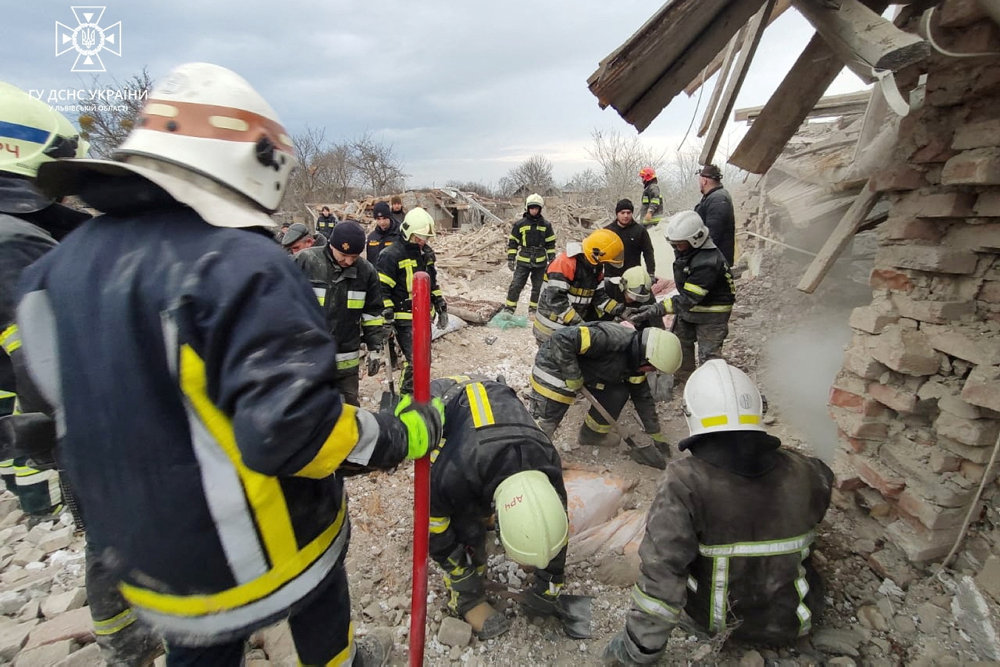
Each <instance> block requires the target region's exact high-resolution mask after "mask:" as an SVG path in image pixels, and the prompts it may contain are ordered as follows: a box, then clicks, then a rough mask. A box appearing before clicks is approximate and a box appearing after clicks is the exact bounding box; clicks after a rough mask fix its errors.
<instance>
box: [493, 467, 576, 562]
mask: <svg viewBox="0 0 1000 667" xmlns="http://www.w3.org/2000/svg"><path fill="white" fill-rule="evenodd" d="M493 504H494V505H495V506H496V510H497V524H499V527H500V542H501V543H502V544H503V548H504V550H506V552H507V556H508V557H509V558H510V559H511V560H513V561H514V562H516V563H519V564H520V565H533V566H535V567H540V568H544V567H546V566H548V564H549V562H550V561H551V560H552V559H553V558H555V557H556V554H558V553H559V552H560V551H562V549H563V547H564V546H566V543H567V542H568V541H569V519H568V518H567V516H566V508H565V507H564V506H563V503H562V499H561V498H560V497H559V494H558V493H557V492H556V489H555V487H553V486H552V482H550V481H549V478H548V476H547V475H546V474H545V473H543V472H541V471H540V470H525V471H522V472H519V473H516V474H514V475H511V476H510V477H508V478H507V479H505V480H504V481H502V482H500V485H499V486H497V489H496V491H495V492H494V493H493Z"/></svg>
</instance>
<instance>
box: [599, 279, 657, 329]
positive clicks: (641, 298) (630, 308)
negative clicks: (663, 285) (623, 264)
mask: <svg viewBox="0 0 1000 667" xmlns="http://www.w3.org/2000/svg"><path fill="white" fill-rule="evenodd" d="M602 289H603V290H604V294H605V297H606V300H605V302H604V304H603V306H602V308H601V311H602V316H601V317H600V319H602V320H608V321H615V320H624V319H628V316H629V315H630V314H633V313H636V312H638V311H639V310H640V309H642V308H644V307H645V306H647V305H649V304H650V303H651V302H652V301H653V279H652V278H650V277H649V274H648V273H646V269H644V268H642V267H641V266H633V267H632V268H631V269H629V270H628V271H626V272H625V273H623V274H622V275H621V276H619V277H617V278H605V279H604V285H603V287H602ZM660 328H661V329H662V328H663V324H662V323H661V324H660Z"/></svg>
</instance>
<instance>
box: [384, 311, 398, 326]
mask: <svg viewBox="0 0 1000 667" xmlns="http://www.w3.org/2000/svg"><path fill="white" fill-rule="evenodd" d="M382 319H383V320H385V323H386V324H392V322H393V320H395V319H396V315H395V312H394V311H393V309H392V308H385V309H383V310H382Z"/></svg>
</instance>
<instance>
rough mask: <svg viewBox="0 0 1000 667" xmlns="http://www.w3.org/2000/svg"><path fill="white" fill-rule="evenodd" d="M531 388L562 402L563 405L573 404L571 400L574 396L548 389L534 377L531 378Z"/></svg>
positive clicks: (557, 401) (546, 396)
mask: <svg viewBox="0 0 1000 667" xmlns="http://www.w3.org/2000/svg"><path fill="white" fill-rule="evenodd" d="M531 388H532V389H534V390H535V391H537V392H538V393H539V394H541V395H542V396H544V397H545V398H550V399H552V400H553V401H555V402H556V403H562V404H564V405H573V401H574V400H575V399H576V397H575V396H564V395H562V394H560V393H558V392H555V391H553V390H551V389H549V388H548V387H546V386H545V385H543V384H541V383H540V382H539V381H538V380H536V379H535V378H531Z"/></svg>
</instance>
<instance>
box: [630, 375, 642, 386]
mask: <svg viewBox="0 0 1000 667" xmlns="http://www.w3.org/2000/svg"><path fill="white" fill-rule="evenodd" d="M645 381H646V376H645V375H629V376H628V382H629V384H642V383H643V382H645Z"/></svg>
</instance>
